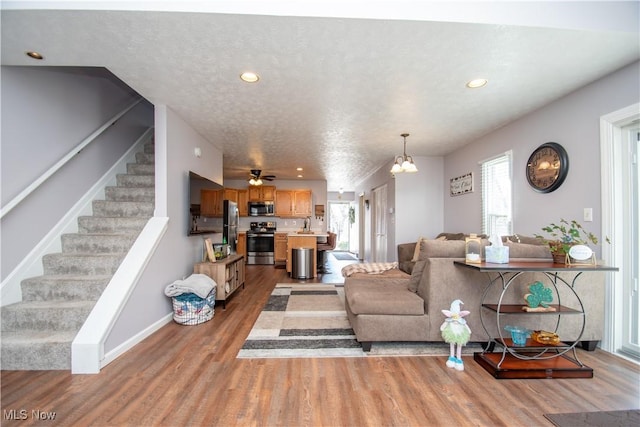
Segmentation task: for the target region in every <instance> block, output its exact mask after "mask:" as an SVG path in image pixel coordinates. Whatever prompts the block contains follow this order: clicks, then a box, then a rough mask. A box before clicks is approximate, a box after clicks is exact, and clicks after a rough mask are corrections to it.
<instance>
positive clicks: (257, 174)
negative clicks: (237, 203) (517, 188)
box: [249, 169, 276, 185]
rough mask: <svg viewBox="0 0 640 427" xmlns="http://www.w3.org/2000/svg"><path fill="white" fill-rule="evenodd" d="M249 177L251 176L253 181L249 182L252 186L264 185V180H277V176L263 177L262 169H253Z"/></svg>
mask: <svg viewBox="0 0 640 427" xmlns="http://www.w3.org/2000/svg"><path fill="white" fill-rule="evenodd" d="M249 175H251V179H250V180H249V184H251V185H262V180H265V181H273V180H274V179H275V178H276V176H275V175H262V171H261V170H260V169H251V173H250V174H249Z"/></svg>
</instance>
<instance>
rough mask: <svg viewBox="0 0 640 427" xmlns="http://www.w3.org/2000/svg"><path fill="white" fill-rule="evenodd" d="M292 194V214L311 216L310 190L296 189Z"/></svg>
mask: <svg viewBox="0 0 640 427" xmlns="http://www.w3.org/2000/svg"><path fill="white" fill-rule="evenodd" d="M293 196H294V201H293V214H294V215H295V216H311V190H296V191H294V193H293Z"/></svg>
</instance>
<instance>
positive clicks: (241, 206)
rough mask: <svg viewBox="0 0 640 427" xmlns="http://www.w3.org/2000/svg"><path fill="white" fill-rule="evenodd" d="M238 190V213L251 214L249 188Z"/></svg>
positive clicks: (242, 214)
mask: <svg viewBox="0 0 640 427" xmlns="http://www.w3.org/2000/svg"><path fill="white" fill-rule="evenodd" d="M237 191H238V215H240V216H249V194H248V193H249V192H248V190H237Z"/></svg>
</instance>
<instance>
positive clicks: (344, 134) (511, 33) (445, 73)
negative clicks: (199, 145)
mask: <svg viewBox="0 0 640 427" xmlns="http://www.w3.org/2000/svg"><path fill="white" fill-rule="evenodd" d="M1 19H2V65H34V62H33V60H30V59H29V58H27V57H26V56H25V55H24V52H25V51H26V50H37V51H40V52H41V53H42V54H43V55H44V56H45V60H44V61H42V62H40V63H38V65H47V66H101V67H106V68H108V69H109V70H110V71H111V72H112V73H114V74H115V75H116V76H117V77H119V78H120V79H121V80H123V81H124V82H125V83H127V84H128V85H129V86H131V87H132V88H133V89H135V90H136V91H137V92H139V93H140V94H141V95H142V96H144V97H145V98H146V99H148V100H149V101H151V102H152V103H154V104H166V105H167V106H169V107H170V108H171V109H173V110H174V111H175V112H176V113H178V114H179V115H180V116H181V117H182V118H183V119H185V120H186V121H187V122H189V123H190V124H191V125H192V126H193V127H194V128H195V129H196V130H197V131H198V132H199V133H200V134H202V135H203V136H204V137H205V138H206V139H207V140H209V141H210V142H211V143H212V144H213V145H215V146H216V147H218V148H220V149H221V150H222V151H223V153H224V169H225V170H224V177H225V178H226V179H238V178H248V173H249V170H250V169H262V170H263V171H264V172H263V173H267V174H274V175H277V177H278V178H279V179H295V176H296V175H297V173H298V172H296V170H295V168H296V167H302V168H304V172H303V174H304V179H325V180H326V181H327V187H328V190H330V191H331V190H337V189H339V188H341V187H342V188H344V189H345V190H349V189H353V187H354V186H355V184H356V183H357V182H359V181H361V180H362V179H363V178H365V177H366V176H368V175H369V174H370V173H372V172H373V171H374V170H376V169H378V168H379V167H380V166H382V165H384V164H385V163H387V162H389V161H391V159H392V158H393V157H394V156H395V155H398V154H401V152H402V138H401V137H400V134H401V133H403V132H407V133H410V134H411V135H410V136H409V137H408V138H407V152H408V154H411V155H413V156H440V155H444V154H447V153H449V152H451V151H453V150H455V149H456V148H458V147H461V146H463V145H466V144H469V143H471V142H473V141H474V140H475V139H477V138H479V137H480V136H482V135H485V134H487V133H489V132H491V131H492V130H494V129H496V128H499V127H501V126H503V125H505V124H506V123H508V122H510V121H512V120H514V119H516V118H518V117H521V116H522V115H524V114H526V113H528V112H530V111H532V110H534V109H537V108H539V107H541V106H543V105H544V104H546V103H548V102H550V101H552V100H554V99H557V98H559V97H561V96H564V95H565V94H567V93H569V92H571V91H573V90H575V89H576V88H578V87H580V86H583V85H584V84H587V83H589V82H591V81H594V80H596V79H598V78H600V77H602V76H604V75H606V74H608V73H610V72H612V71H615V70H617V69H619V68H621V67H623V66H625V65H627V64H629V63H632V62H634V61H636V60H638V59H639V58H640V42H639V38H638V33H637V31H635V32H633V31H632V32H629V31H602V30H598V31H595V30H590V29H564V28H549V27H546V28H543V27H532V26H515V25H504V24H476V23H465V22H457V23H456V22H433V21H411V20H397V19H394V20H384V19H355V18H322V17H283V16H256V15H247V14H215V13H187V12H182V13H177V12H171V13H169V12H149V11H147V12H135V11H82V10H75V11H59V10H4V11H3V12H2V17H1ZM567 28H570V26H569V25H567ZM246 70H252V71H255V72H257V73H258V74H259V75H260V77H261V79H260V81H259V82H258V83H255V84H247V83H244V82H242V81H241V80H240V79H239V77H238V76H239V74H240V73H241V72H243V71H246ZM476 77H485V78H487V79H489V84H488V85H487V86H486V87H484V88H482V89H475V90H471V89H467V88H466V87H465V83H466V82H467V81H468V80H470V79H472V78H476ZM275 182H276V184H277V180H276V181H275Z"/></svg>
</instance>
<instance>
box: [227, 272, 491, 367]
mask: <svg viewBox="0 0 640 427" xmlns="http://www.w3.org/2000/svg"><path fill="white" fill-rule="evenodd" d="M463 350H464V351H463V353H464V354H467V355H470V354H473V352H474V351H480V350H481V347H480V346H479V345H478V344H471V343H469V345H467V346H465V347H464V348H463ZM414 355H424V356H436V355H437V356H440V355H441V356H445V357H446V356H448V355H449V345H448V344H446V343H393V342H391V343H373V345H372V347H371V350H370V351H369V352H364V351H362V345H361V344H360V343H359V342H358V341H357V340H356V337H355V334H354V332H353V329H351V325H350V324H349V319H348V318H347V313H346V311H345V308H344V287H343V285H342V284H322V283H308V284H307V283H300V284H296V283H286V284H277V285H276V287H275V289H274V290H273V292H272V294H271V296H270V297H269V300H268V301H267V303H266V304H265V306H264V308H263V310H262V312H261V313H260V315H259V316H258V319H257V320H256V323H255V324H254V325H253V328H252V329H251V332H250V333H249V336H248V337H247V339H246V341H245V343H244V345H243V346H242V348H241V349H240V351H239V353H238V356H237V357H238V358H295V357H371V356H414Z"/></svg>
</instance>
